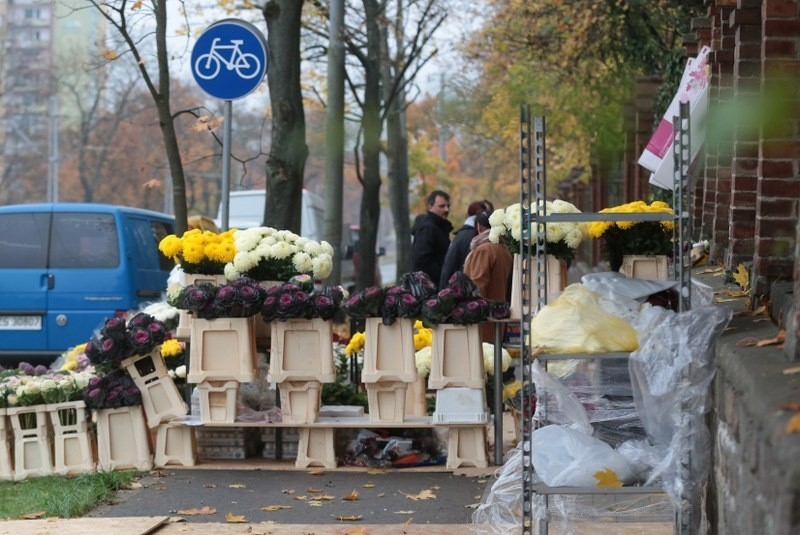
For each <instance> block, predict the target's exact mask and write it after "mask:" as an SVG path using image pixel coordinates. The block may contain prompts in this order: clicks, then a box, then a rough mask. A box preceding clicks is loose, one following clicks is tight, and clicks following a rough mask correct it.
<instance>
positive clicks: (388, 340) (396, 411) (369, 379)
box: [361, 318, 418, 423]
mask: <svg viewBox="0 0 800 535" xmlns="http://www.w3.org/2000/svg"><path fill="white" fill-rule="evenodd" d="M364 335H365V343H366V345H365V346H364V368H363V370H362V372H361V380H362V382H363V383H364V386H365V387H366V388H367V401H368V404H369V419H370V421H371V422H390V423H394V422H397V423H400V422H403V421H404V419H405V413H406V410H405V409H406V391H407V390H408V387H409V383H414V382H416V381H417V379H418V375H417V366H416V362H415V359H414V322H413V320H410V319H405V318H400V319H397V320H395V322H394V323H392V324H391V325H385V324H384V323H383V321H382V319H381V318H367V319H366V326H365V332H364Z"/></svg>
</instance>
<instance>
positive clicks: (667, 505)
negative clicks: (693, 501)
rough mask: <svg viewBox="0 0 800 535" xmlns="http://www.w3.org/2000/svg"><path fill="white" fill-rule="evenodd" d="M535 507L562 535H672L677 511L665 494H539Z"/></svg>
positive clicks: (538, 513) (556, 531)
mask: <svg viewBox="0 0 800 535" xmlns="http://www.w3.org/2000/svg"><path fill="white" fill-rule="evenodd" d="M532 506H533V510H534V514H533V516H534V518H537V519H547V520H548V522H549V525H550V526H552V527H553V528H554V529H553V530H552V533H558V534H559V535H590V534H591V535H600V534H602V535H633V534H637V535H639V534H647V535H673V524H674V515H675V512H674V510H673V508H672V503H671V502H670V500H669V498H668V497H667V496H666V495H664V494H635V495H613V494H590V495H585V494H584V495H575V494H573V495H565V494H555V495H550V496H547V497H545V496H543V495H541V494H539V495H536V497H535V499H534V501H533V504H532ZM509 533H510V532H509Z"/></svg>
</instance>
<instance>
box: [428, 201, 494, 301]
mask: <svg viewBox="0 0 800 535" xmlns="http://www.w3.org/2000/svg"><path fill="white" fill-rule="evenodd" d="M487 210H489V206H488V205H487V203H486V202H485V201H474V202H471V203H470V204H469V206H468V207H467V218H466V219H465V220H464V226H463V227H461V228H460V229H458V230H457V231H456V234H455V236H454V237H453V241H451V242H450V247H449V248H448V249H447V255H446V256H445V257H444V266H443V267H442V278H441V279H440V280H439V288H444V287H445V286H447V281H449V280H450V277H451V276H452V275H453V273H455V272H456V271H464V259H465V258H467V255H468V254H469V243H470V242H471V241H472V238H474V237H475V235H476V234H478V231H477V230H476V229H475V214H477V213H478V212H484V211H487Z"/></svg>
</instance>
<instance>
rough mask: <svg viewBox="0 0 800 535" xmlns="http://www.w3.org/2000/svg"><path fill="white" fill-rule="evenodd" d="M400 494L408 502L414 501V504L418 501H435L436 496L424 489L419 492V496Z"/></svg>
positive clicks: (429, 490)
mask: <svg viewBox="0 0 800 535" xmlns="http://www.w3.org/2000/svg"><path fill="white" fill-rule="evenodd" d="M400 494H402V495H403V496H405V497H406V498H408V499H409V500H414V501H415V502H416V501H419V500H435V499H436V494H434V493H433V491H432V490H431V489H425V490H423V491H422V492H420V493H419V494H406V493H404V492H401V493H400Z"/></svg>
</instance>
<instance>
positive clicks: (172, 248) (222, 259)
mask: <svg viewBox="0 0 800 535" xmlns="http://www.w3.org/2000/svg"><path fill="white" fill-rule="evenodd" d="M234 232H236V230H235V229H231V230H227V231H225V232H222V233H220V234H217V233H215V232H211V231H209V230H200V229H192V230H190V231H188V232H186V233H185V234H184V235H183V236H181V237H180V238H179V237H177V236H176V235H175V234H170V235H169V236H167V237H165V238H164V239H163V240H161V242H160V243H159V244H158V250H159V251H161V252H162V253H163V254H164V256H166V257H168V258H172V259H173V260H174V261H175V263H176V264H180V266H181V269H183V271H184V272H186V273H200V274H203V275H223V274H224V272H225V264H227V263H228V262H231V261H232V260H233V258H234V256H235V255H236V246H235V245H234V243H233V234H234Z"/></svg>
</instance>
